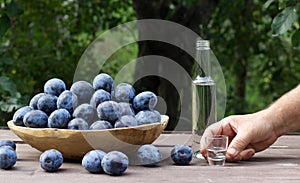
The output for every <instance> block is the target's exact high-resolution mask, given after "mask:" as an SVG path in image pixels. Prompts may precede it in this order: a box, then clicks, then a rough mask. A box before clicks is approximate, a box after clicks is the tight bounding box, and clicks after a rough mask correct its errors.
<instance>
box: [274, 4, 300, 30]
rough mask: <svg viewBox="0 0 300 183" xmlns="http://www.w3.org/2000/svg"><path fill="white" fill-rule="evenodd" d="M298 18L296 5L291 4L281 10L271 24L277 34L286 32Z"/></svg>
mask: <svg viewBox="0 0 300 183" xmlns="http://www.w3.org/2000/svg"><path fill="white" fill-rule="evenodd" d="M297 19H298V14H297V11H296V8H295V7H294V6H289V7H287V8H285V9H284V10H283V11H282V12H280V13H279V14H278V15H277V16H276V17H275V18H274V19H273V22H272V25H271V28H272V30H273V31H274V32H275V35H279V34H283V33H285V32H286V31H287V30H288V29H289V28H291V26H292V25H293V23H294V22H295V21H297Z"/></svg>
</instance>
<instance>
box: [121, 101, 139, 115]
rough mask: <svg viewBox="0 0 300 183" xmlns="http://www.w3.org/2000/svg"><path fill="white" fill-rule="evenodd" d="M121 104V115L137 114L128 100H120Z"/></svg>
mask: <svg viewBox="0 0 300 183" xmlns="http://www.w3.org/2000/svg"><path fill="white" fill-rule="evenodd" d="M119 106H120V108H121V116H125V115H131V116H135V113H134V110H133V107H132V104H130V103H127V102H120V103H119Z"/></svg>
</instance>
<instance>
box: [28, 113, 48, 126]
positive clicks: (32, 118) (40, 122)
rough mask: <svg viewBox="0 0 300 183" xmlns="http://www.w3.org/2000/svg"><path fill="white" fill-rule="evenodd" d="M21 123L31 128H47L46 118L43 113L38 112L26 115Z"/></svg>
mask: <svg viewBox="0 0 300 183" xmlns="http://www.w3.org/2000/svg"><path fill="white" fill-rule="evenodd" d="M23 123H24V125H25V126H27V127H31V128H44V127H47V123H48V116H47V114H46V113H45V112H43V111H40V110H32V111H29V112H28V113H26V115H25V116H24V118H23Z"/></svg>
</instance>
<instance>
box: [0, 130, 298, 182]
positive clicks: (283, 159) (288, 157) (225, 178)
mask: <svg viewBox="0 0 300 183" xmlns="http://www.w3.org/2000/svg"><path fill="white" fill-rule="evenodd" d="M0 139H11V140H14V141H16V142H17V155H18V161H17V163H16V165H15V166H14V168H13V169H12V170H0V182H1V183H18V182H22V183H29V182H30V183H44V182H45V183H46V182H55V183H65V182H85V183H90V182H125V183H126V182H130V183H132V182H167V181H168V182H169V181H172V182H198V183H199V182H201V183H202V182H231V183H232V182H272V183H273V182H275V183H276V182H292V183H293V182H299V181H300V143H299V141H300V136H297V135H287V136H283V137H280V138H279V139H278V141H277V142H276V143H275V144H274V145H273V146H271V147H270V148H269V149H267V150H266V151H264V152H260V153H257V154H256V155H255V157H254V158H252V159H251V160H249V161H242V162H238V163H226V166H225V167H210V166H208V164H207V162H206V161H205V160H198V159H193V161H192V164H191V165H190V166H176V165H174V164H173V162H172V161H171V159H170V158H169V154H170V150H171V148H172V146H173V145H175V144H178V143H185V142H186V143H189V142H190V141H189V139H190V134H162V135H161V136H160V137H159V139H158V140H156V141H155V143H154V144H155V145H156V146H158V147H159V149H160V151H161V152H162V153H163V157H164V160H163V161H162V162H161V163H160V164H159V165H158V166H157V167H154V168H147V167H142V166H135V165H130V166H129V168H128V169H127V170H126V172H125V174H124V175H123V176H119V177H113V176H109V175H106V174H90V173H88V172H87V171H86V170H84V168H82V167H81V163H80V162H74V161H65V162H64V164H63V165H62V167H61V169H60V171H58V172H56V173H46V172H44V171H43V170H42V169H41V168H40V165H39V162H38V159H39V155H40V154H41V152H39V151H37V150H35V149H33V148H32V147H30V146H29V145H27V144H23V143H21V142H22V141H21V140H20V139H19V138H18V137H16V136H15V135H14V134H13V133H12V132H10V131H9V130H0Z"/></svg>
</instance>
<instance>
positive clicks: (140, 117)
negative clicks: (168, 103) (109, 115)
mask: <svg viewBox="0 0 300 183" xmlns="http://www.w3.org/2000/svg"><path fill="white" fill-rule="evenodd" d="M135 118H136V120H137V121H138V125H144V124H151V123H158V122H160V121H161V115H160V113H159V112H158V111H156V110H145V111H140V112H138V113H137V114H136V115H135Z"/></svg>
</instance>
